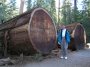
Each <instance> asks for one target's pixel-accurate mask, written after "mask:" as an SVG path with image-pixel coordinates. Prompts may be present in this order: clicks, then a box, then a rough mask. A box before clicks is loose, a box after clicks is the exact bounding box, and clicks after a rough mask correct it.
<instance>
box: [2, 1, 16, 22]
mask: <svg viewBox="0 0 90 67" xmlns="http://www.w3.org/2000/svg"><path fill="white" fill-rule="evenodd" d="M15 3H16V2H15V0H10V3H9V4H7V3H6V1H2V2H1V3H0V23H2V21H6V20H8V19H10V18H12V17H13V16H15V15H17V13H16V12H17V11H16V7H15Z"/></svg>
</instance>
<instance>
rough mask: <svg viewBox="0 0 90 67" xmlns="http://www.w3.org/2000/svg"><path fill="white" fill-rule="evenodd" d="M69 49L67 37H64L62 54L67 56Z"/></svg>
mask: <svg viewBox="0 0 90 67" xmlns="http://www.w3.org/2000/svg"><path fill="white" fill-rule="evenodd" d="M67 49H68V44H67V43H66V40H65V37H63V38H62V42H61V56H63V57H66V56H67Z"/></svg>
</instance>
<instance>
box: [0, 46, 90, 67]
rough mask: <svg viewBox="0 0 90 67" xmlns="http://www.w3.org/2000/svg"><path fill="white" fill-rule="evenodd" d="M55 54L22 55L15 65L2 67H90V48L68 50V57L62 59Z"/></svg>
mask: <svg viewBox="0 0 90 67" xmlns="http://www.w3.org/2000/svg"><path fill="white" fill-rule="evenodd" d="M58 55H59V52H58V54H57V55H55V54H50V55H48V56H45V57H42V56H40V55H39V54H38V55H36V56H34V58H33V57H31V56H23V58H22V56H21V57H20V58H19V59H20V60H19V59H17V60H19V61H18V62H17V63H15V64H14V65H7V64H6V65H4V66H0V67H90V49H89V48H86V49H84V50H79V51H73V52H71V51H68V59H67V60H65V59H60V57H59V56H58Z"/></svg>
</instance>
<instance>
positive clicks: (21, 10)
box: [19, 0, 25, 14]
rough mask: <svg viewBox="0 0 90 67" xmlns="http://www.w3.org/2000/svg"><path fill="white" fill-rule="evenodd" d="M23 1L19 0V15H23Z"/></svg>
mask: <svg viewBox="0 0 90 67" xmlns="http://www.w3.org/2000/svg"><path fill="white" fill-rule="evenodd" d="M24 1H25V0H21V3H20V10H19V14H22V13H23V8H24Z"/></svg>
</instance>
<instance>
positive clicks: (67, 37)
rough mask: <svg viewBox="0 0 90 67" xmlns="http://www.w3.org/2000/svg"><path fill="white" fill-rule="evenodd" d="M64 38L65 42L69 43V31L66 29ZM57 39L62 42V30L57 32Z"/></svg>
mask: <svg viewBox="0 0 90 67" xmlns="http://www.w3.org/2000/svg"><path fill="white" fill-rule="evenodd" d="M65 39H66V42H67V43H70V33H69V32H68V31H67V30H66V33H65ZM57 41H58V43H59V44H60V43H61V42H62V30H60V31H59V32H58V34H57Z"/></svg>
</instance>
